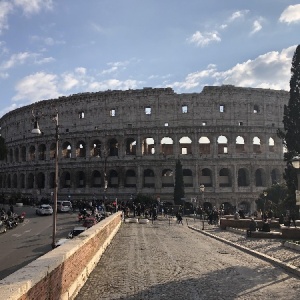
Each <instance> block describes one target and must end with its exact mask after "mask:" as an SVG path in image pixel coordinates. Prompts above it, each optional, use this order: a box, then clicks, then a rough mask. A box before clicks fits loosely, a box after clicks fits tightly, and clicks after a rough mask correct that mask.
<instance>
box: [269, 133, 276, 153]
mask: <svg viewBox="0 0 300 300" xmlns="http://www.w3.org/2000/svg"><path fill="white" fill-rule="evenodd" d="M268 143H269V151H270V152H275V141H274V139H273V138H272V137H270V138H269V141H268Z"/></svg>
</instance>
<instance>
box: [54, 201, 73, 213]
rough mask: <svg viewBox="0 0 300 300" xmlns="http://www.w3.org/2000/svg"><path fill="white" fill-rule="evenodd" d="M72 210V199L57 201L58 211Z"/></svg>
mask: <svg viewBox="0 0 300 300" xmlns="http://www.w3.org/2000/svg"><path fill="white" fill-rule="evenodd" d="M71 210H72V203H71V201H67V200H65V201H61V200H59V201H57V211H58V212H69V211H71Z"/></svg>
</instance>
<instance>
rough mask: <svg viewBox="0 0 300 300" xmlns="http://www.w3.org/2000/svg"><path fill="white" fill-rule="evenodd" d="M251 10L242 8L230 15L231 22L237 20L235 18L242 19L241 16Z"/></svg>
mask: <svg viewBox="0 0 300 300" xmlns="http://www.w3.org/2000/svg"><path fill="white" fill-rule="evenodd" d="M248 12H249V10H240V11H236V12H234V13H233V14H232V15H231V16H230V18H229V20H228V21H229V22H233V21H235V20H237V19H241V18H243V17H244V16H245V15H246V14H247V13H248Z"/></svg>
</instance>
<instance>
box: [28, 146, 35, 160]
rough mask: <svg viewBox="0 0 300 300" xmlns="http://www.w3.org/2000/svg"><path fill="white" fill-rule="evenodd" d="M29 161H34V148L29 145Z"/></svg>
mask: <svg viewBox="0 0 300 300" xmlns="http://www.w3.org/2000/svg"><path fill="white" fill-rule="evenodd" d="M28 154H29V161H34V160H35V147H34V146H33V145H31V146H30V147H29V153H28Z"/></svg>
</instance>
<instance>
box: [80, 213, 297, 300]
mask: <svg viewBox="0 0 300 300" xmlns="http://www.w3.org/2000/svg"><path fill="white" fill-rule="evenodd" d="M299 295H300V284H299V279H298V278H296V277H293V276H292V275H290V274H288V273H286V272H285V271H284V270H282V269H280V268H278V267H275V266H273V265H271V264H269V263H267V262H265V261H263V260H260V259H258V258H256V257H254V256H251V255H249V254H246V253H244V252H242V251H240V250H238V249H236V248H234V247H231V246H229V245H226V244H225V243H222V242H219V241H217V240H215V239H212V238H210V237H208V236H205V235H203V234H201V233H198V232H196V231H193V230H191V229H189V228H188V227H187V226H186V224H184V225H179V224H176V223H175V221H172V222H171V225H170V226H169V222H168V220H166V219H160V220H158V221H156V222H155V223H154V224H151V223H150V224H134V223H129V224H122V226H121V228H120V230H119V232H118V233H117V235H116V237H115V238H114V240H113V241H112V244H111V245H110V246H109V247H108V248H107V250H106V251H105V253H104V254H103V257H102V258H101V260H100V262H99V263H98V265H97V266H96V268H95V269H94V271H93V272H92V274H91V275H90V277H89V279H88V281H87V282H86V284H85V286H84V287H83V288H82V289H81V291H80V292H79V294H78V295H77V297H76V300H86V299H89V300H92V299H97V300H98V299H110V300H112V299H126V300H133V299H143V300H144V299H168V300H170V299H172V300H177V299H180V300H183V299H184V300H189V299H205V300H210V299H213V300H216V299H218V300H219V299H226V300H228V299H247V300H249V299H255V300H257V299H263V300H267V299H285V300H290V299H293V300H294V299H299Z"/></svg>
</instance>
